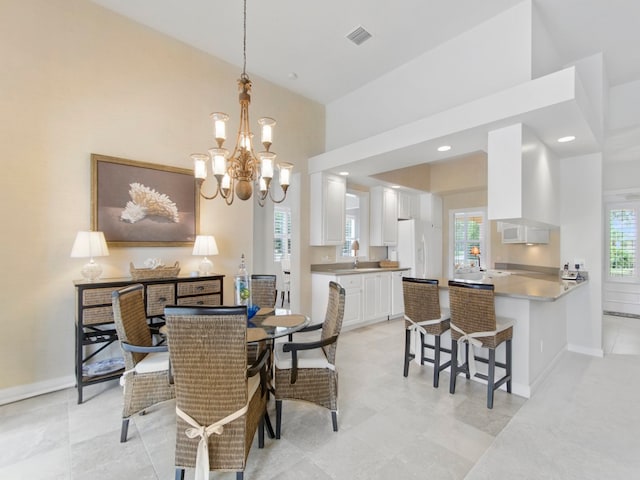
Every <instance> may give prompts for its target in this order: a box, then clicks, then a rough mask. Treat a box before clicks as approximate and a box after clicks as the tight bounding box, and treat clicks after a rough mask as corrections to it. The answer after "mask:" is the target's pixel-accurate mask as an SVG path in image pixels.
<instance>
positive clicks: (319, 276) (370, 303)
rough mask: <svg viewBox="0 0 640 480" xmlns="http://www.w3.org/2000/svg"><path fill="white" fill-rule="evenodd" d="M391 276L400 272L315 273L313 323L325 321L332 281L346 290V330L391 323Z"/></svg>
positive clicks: (344, 323)
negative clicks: (371, 324)
mask: <svg viewBox="0 0 640 480" xmlns="http://www.w3.org/2000/svg"><path fill="white" fill-rule="evenodd" d="M392 273H397V272H380V273H363V274H358V273H355V274H349V275H330V274H326V273H313V274H312V275H311V279H312V281H311V285H312V288H313V297H312V321H313V322H314V323H319V322H322V321H323V320H324V316H325V313H326V310H327V297H328V295H329V282H331V281H334V282H337V283H339V284H340V285H342V288H344V290H345V302H344V318H343V320H342V328H343V329H344V330H349V329H351V328H355V327H359V326H361V325H365V324H367V323H374V322H378V321H382V320H388V319H389V316H390V315H391V305H392Z"/></svg>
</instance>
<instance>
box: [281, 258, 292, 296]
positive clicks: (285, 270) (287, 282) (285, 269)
mask: <svg viewBox="0 0 640 480" xmlns="http://www.w3.org/2000/svg"><path fill="white" fill-rule="evenodd" d="M280 273H281V275H282V281H281V288H282V291H281V293H280V297H281V302H280V306H281V307H284V297H285V294H286V296H287V305H290V304H291V259H290V258H283V259H282V260H280Z"/></svg>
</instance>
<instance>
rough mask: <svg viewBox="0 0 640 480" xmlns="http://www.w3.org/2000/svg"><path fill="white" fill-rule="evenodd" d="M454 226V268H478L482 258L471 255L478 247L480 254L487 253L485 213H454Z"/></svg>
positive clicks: (472, 211) (469, 211)
mask: <svg viewBox="0 0 640 480" xmlns="http://www.w3.org/2000/svg"><path fill="white" fill-rule="evenodd" d="M452 226H453V266H454V268H460V267H469V266H472V265H473V266H478V263H479V262H480V258H479V256H478V255H472V254H471V248H472V247H478V248H479V249H480V254H482V252H484V251H485V233H484V230H485V212H483V211H481V210H461V211H457V212H454V213H453V222H452ZM485 258H486V257H485ZM485 266H486V265H485Z"/></svg>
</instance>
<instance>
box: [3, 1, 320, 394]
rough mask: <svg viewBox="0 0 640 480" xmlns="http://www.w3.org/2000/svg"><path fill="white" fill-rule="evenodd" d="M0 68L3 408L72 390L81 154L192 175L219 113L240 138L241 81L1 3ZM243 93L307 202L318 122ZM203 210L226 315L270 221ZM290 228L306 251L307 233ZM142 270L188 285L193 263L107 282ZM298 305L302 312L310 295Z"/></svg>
mask: <svg viewBox="0 0 640 480" xmlns="http://www.w3.org/2000/svg"><path fill="white" fill-rule="evenodd" d="M0 58H2V62H3V72H4V74H3V75H0V91H2V92H3V94H2V95H0V104H1V106H0V115H2V128H1V129H0V145H2V150H3V160H2V162H3V175H2V177H1V178H0V187H1V188H0V201H1V202H2V204H3V205H4V206H5V214H4V219H3V222H2V223H1V224H0V225H1V227H0V238H1V239H2V247H3V248H2V249H0V264H2V265H3V267H4V268H5V272H6V273H7V275H10V277H7V280H6V281H5V283H4V285H3V288H2V289H0V292H1V293H0V302H1V304H2V307H3V313H2V315H0V330H1V331H2V332H3V334H2V335H1V336H0V363H2V365H3V366H4V368H3V374H2V375H1V376H0V403H2V400H3V398H7V397H8V396H10V395H20V394H23V393H25V392H26V393H29V392H31V393H34V392H39V391H42V390H43V389H44V390H46V389H52V388H56V387H57V388H59V387H61V386H69V385H73V384H74V378H73V371H74V318H75V298H74V288H73V283H72V281H73V280H74V279H77V278H79V276H80V269H81V267H82V264H83V263H85V261H84V260H83V259H71V258H69V253H70V250H71V245H72V243H73V239H74V237H75V234H76V232H77V231H78V230H86V229H88V228H89V227H90V218H91V206H90V198H91V195H90V193H91V177H90V154H91V153H92V152H93V153H101V154H105V155H111V156H118V157H122V158H128V159H131V160H141V161H147V162H152V163H158V164H162V165H172V166H177V167H184V168H192V165H191V160H190V159H189V154H190V153H192V152H194V151H206V149H207V148H209V147H211V146H212V143H213V141H212V138H211V126H210V123H209V113H210V112H211V111H214V110H220V111H226V112H227V113H229V114H230V116H231V126H230V130H231V131H233V130H235V129H236V128H237V124H234V122H237V119H238V115H239V105H238V100H237V98H238V97H237V86H236V81H237V78H238V75H239V73H240V70H239V69H238V68H237V67H234V66H230V65H228V64H226V63H224V62H222V61H220V60H217V59H215V58H212V57H210V56H208V55H205V54H204V53H202V52H200V51H198V50H195V49H192V48H189V47H187V46H186V45H184V44H183V43H180V42H178V41H175V40H173V39H170V38H168V37H165V36H163V35H161V34H159V33H157V32H155V31H153V30H151V29H149V28H146V27H142V26H140V25H138V24H136V23H134V22H131V21H129V20H127V19H125V18H124V17H121V16H119V15H116V14H114V13H112V12H110V11H108V10H105V9H103V8H101V7H99V6H97V5H95V4H93V3H91V2H87V1H85V0H30V1H28V2H24V1H21V0H9V1H3V2H2V15H0ZM252 80H253V84H254V88H253V98H252V100H253V101H252V105H251V112H252V118H258V117H261V116H267V115H268V116H273V117H274V118H276V119H277V120H278V127H277V128H278V130H277V132H276V135H277V136H276V143H277V150H276V144H274V150H276V151H277V152H278V153H279V154H280V155H279V158H281V159H282V160H287V161H290V162H292V163H294V164H295V168H294V171H295V172H297V173H303V175H300V176H298V177H295V178H297V179H298V180H296V181H294V183H293V184H292V186H291V189H292V190H298V191H299V192H300V193H301V195H302V199H301V202H306V201H307V200H306V199H305V193H304V192H306V191H307V186H306V183H307V175H306V168H307V162H306V159H307V158H308V157H309V156H311V155H313V154H316V153H318V152H320V151H321V148H322V146H323V145H324V134H323V133H324V108H323V107H322V106H321V105H319V104H316V103H314V102H311V101H309V100H307V99H304V98H302V97H300V96H297V95H294V94H292V93H290V92H288V91H286V90H284V89H282V88H279V87H275V86H273V85H270V84H269V83H267V82H266V81H264V80H262V79H260V78H255V77H254V78H252ZM209 186H210V185H209ZM201 207H202V208H201V214H200V223H201V225H200V230H201V231H202V232H203V233H210V234H213V235H215V236H216V240H217V243H218V247H219V250H220V255H218V256H216V257H214V258H213V259H212V260H213V262H214V269H215V271H217V272H220V273H222V274H225V275H227V278H226V279H225V283H224V287H225V302H229V301H231V298H232V297H231V293H232V287H231V281H230V276H231V275H233V274H234V273H235V271H236V269H237V265H238V261H239V258H240V254H241V253H243V252H244V253H245V254H247V256H248V258H249V259H251V260H253V259H254V258H256V256H258V255H264V250H263V249H261V247H260V246H257V247H254V229H253V224H254V218H255V217H259V216H263V215H267V214H268V212H265V211H264V210H261V209H260V208H259V207H256V208H255V210H254V208H253V205H252V203H251V202H240V201H236V202H235V203H234V205H233V206H230V207H229V206H226V205H224V204H223V203H221V202H220V201H219V199H218V200H214V201H203V202H201ZM299 221H300V225H299V231H300V232H302V233H301V234H300V241H301V242H303V245H307V244H308V234H307V233H306V232H308V229H309V227H308V219H307V218H306V217H304V216H301V217H300V219H299ZM256 223H257V224H260V223H262V224H263V225H266V224H268V223H269V221H268V220H266V219H265V220H263V221H262V222H256ZM305 235H307V238H306V239H305ZM305 255H306V254H305ZM148 257H160V258H162V259H163V260H165V262H166V263H173V262H175V261H179V262H180V265H181V267H182V271H183V272H188V271H190V270H196V269H197V267H198V263H199V261H200V258H196V257H193V256H191V248H190V247H178V248H160V247H158V248H112V249H111V255H110V256H109V257H106V258H104V259H101V263H102V264H103V265H104V266H105V273H104V276H105V277H120V276H128V268H129V262H130V261H132V262H134V263H135V264H137V265H139V264H141V263H142V262H143V261H144V259H146V258H148ZM257 264H258V265H262V264H261V263H259V262H258V263H257ZM298 265H299V264H298ZM306 269H307V270H308V264H307V266H306ZM300 295H301V303H302V306H301V308H304V307H305V306H306V307H307V308H309V309H310V306H311V298H310V291H309V290H308V289H307V290H306V291H301V292H300ZM7 392H8V393H7Z"/></svg>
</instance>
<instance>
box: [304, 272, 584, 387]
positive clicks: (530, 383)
mask: <svg viewBox="0 0 640 480" xmlns="http://www.w3.org/2000/svg"><path fill="white" fill-rule="evenodd" d="M314 267H315V268H313V269H312V272H311V273H312V284H313V292H314V295H313V318H314V319H319V318H323V316H324V309H325V308H326V293H325V290H326V286H327V285H328V283H329V280H333V281H337V282H338V283H340V284H341V285H342V286H343V287H344V288H345V291H346V300H345V316H344V323H343V325H344V328H345V329H352V328H357V327H360V326H363V325H367V324H370V323H373V322H379V321H385V320H387V319H389V318H394V317H399V316H401V315H402V313H403V302H402V276H403V275H406V269H403V268H376V267H375V265H373V264H372V265H368V264H363V265H362V268H357V269H355V268H350V267H351V265H348V264H333V265H318V266H314ZM507 267H508V268H505V269H503V270H489V271H486V272H472V273H468V274H457V275H454V277H455V279H456V280H462V281H468V282H474V283H490V284H493V285H494V286H495V308H496V315H497V316H499V317H506V318H510V319H512V320H513V324H514V325H513V329H514V330H513V371H512V375H513V379H512V391H513V393H514V394H516V395H519V396H522V397H526V398H529V397H530V396H531V395H532V393H533V392H534V390H535V389H536V388H537V386H538V385H539V384H540V382H541V381H542V380H543V379H544V377H545V376H546V374H547V372H548V371H550V370H551V368H552V367H553V365H554V364H555V363H556V361H557V360H558V358H559V357H560V355H561V353H562V352H563V351H564V350H567V349H568V350H572V351H577V352H583V353H590V352H584V349H583V348H582V347H581V346H580V341H579V334H580V331H581V330H583V329H584V322H585V321H587V319H588V318H589V308H590V302H589V289H588V288H586V287H585V285H587V284H588V280H584V281H582V282H576V281H574V280H562V279H561V278H560V276H559V275H558V273H557V270H556V271H555V273H552V272H553V271H554V269H545V268H544V267H542V268H540V269H539V270H535V268H534V269H525V268H514V267H513V266H507ZM448 281H449V279H448V278H440V279H439V282H440V304H441V305H442V306H443V307H447V306H448V305H449V289H448ZM316 321H318V320H316ZM447 336H448V335H447ZM504 348H505V347H504V345H501V346H500V347H498V349H497V351H498V354H497V357H498V358H499V359H500V358H504ZM485 353H486V352H485ZM477 354H478V355H481V354H482V352H481V351H478V352H477ZM478 368H479V369H480V370H481V371H482V369H483V368H485V365H484V364H478Z"/></svg>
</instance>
